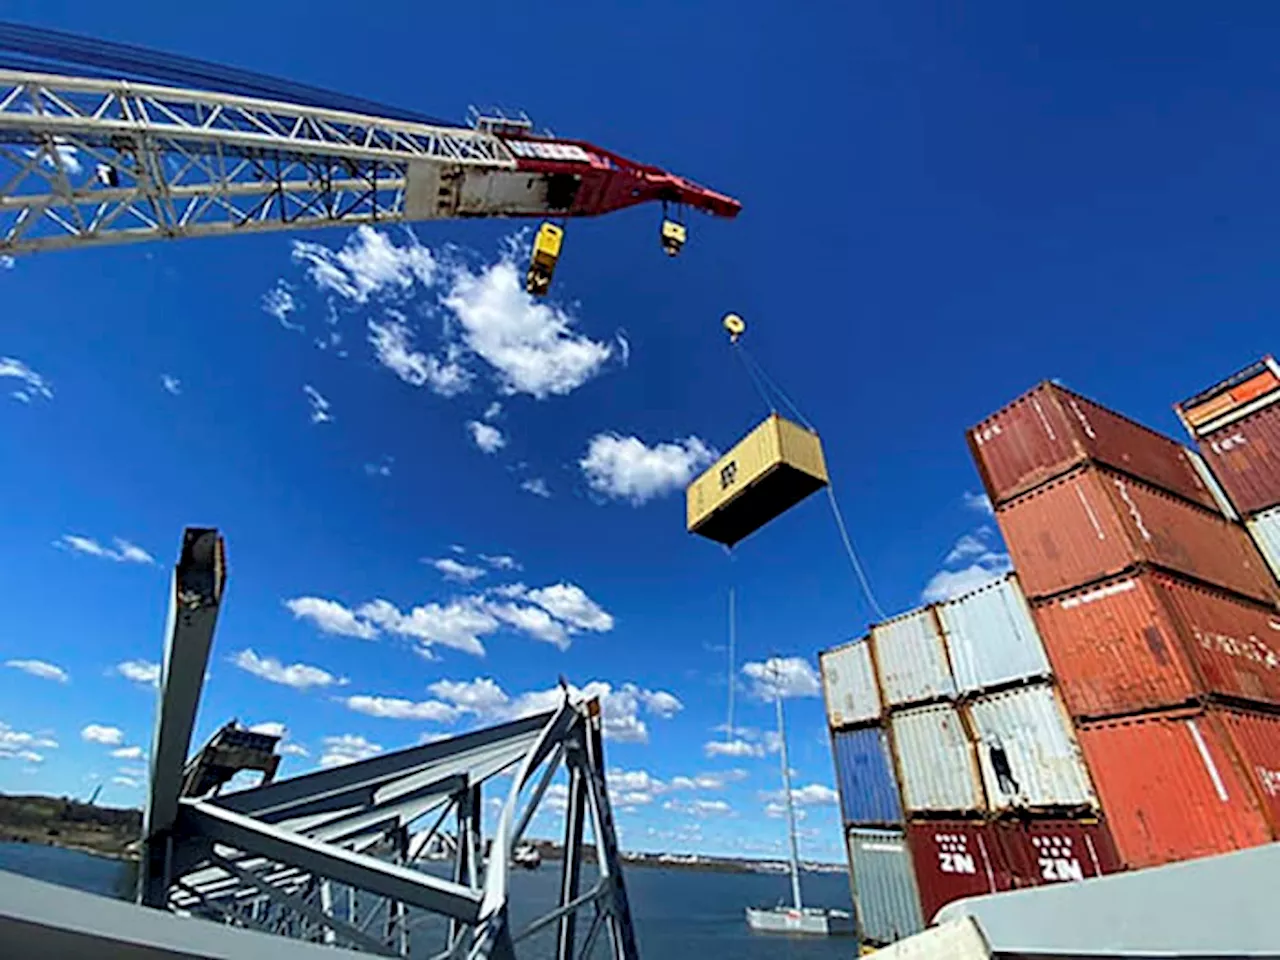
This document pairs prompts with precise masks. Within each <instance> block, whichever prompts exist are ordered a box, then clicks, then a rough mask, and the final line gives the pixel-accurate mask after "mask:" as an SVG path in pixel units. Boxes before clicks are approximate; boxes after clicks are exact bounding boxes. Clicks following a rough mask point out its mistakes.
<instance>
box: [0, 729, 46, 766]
mask: <svg viewBox="0 0 1280 960" xmlns="http://www.w3.org/2000/svg"><path fill="white" fill-rule="evenodd" d="M56 749H58V741H57V740H54V739H53V738H52V737H50V736H48V735H46V734H41V733H29V732H27V731H25V730H15V729H14V728H13V727H11V726H9V725H8V724H7V723H4V722H0V760H4V759H8V760H12V759H14V758H17V759H20V760H27V761H29V762H31V763H39V762H40V761H41V760H42V759H44V758H43V757H41V756H40V754H38V753H35V751H36V750H56ZM33 757H35V759H33Z"/></svg>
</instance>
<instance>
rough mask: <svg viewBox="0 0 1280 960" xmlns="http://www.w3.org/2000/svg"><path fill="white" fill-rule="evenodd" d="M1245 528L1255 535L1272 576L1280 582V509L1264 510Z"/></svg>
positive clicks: (1247, 523) (1254, 537) (1254, 540)
mask: <svg viewBox="0 0 1280 960" xmlns="http://www.w3.org/2000/svg"><path fill="white" fill-rule="evenodd" d="M1245 526H1247V527H1248V528H1249V532H1250V533H1251V534H1253V542H1254V543H1256V544H1257V545H1258V549H1259V550H1260V551H1261V552H1262V556H1263V557H1264V558H1265V559H1266V561H1267V566H1269V567H1270V568H1271V572H1272V574H1273V575H1274V576H1275V578H1276V579H1277V580H1280V507H1272V508H1271V509H1270V510H1263V511H1262V512H1261V513H1260V514H1258V515H1257V516H1256V517H1252V518H1251V519H1249V520H1248V521H1247V522H1246V524H1245Z"/></svg>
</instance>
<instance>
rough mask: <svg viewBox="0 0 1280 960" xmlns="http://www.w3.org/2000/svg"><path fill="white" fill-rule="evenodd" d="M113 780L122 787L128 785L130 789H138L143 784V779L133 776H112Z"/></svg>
mask: <svg viewBox="0 0 1280 960" xmlns="http://www.w3.org/2000/svg"><path fill="white" fill-rule="evenodd" d="M111 782H112V783H114V784H117V785H118V786H121V787H128V788H129V789H130V790H136V789H137V788H138V787H140V786H142V781H141V780H135V779H134V778H133V777H112V778H111Z"/></svg>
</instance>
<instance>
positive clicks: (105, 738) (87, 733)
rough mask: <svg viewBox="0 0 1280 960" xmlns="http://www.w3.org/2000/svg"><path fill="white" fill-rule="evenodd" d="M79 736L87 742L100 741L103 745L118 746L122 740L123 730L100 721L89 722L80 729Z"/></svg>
mask: <svg viewBox="0 0 1280 960" xmlns="http://www.w3.org/2000/svg"><path fill="white" fill-rule="evenodd" d="M80 738H81V739H82V740H85V741H86V742H88V743H100V744H102V745H103V746H104V747H118V746H120V744H122V743H123V742H124V731H123V730H121V729H120V728H119V727H109V726H106V725H104V724H101V723H91V724H89V725H88V726H86V727H85V728H84V729H83V730H81V731H80Z"/></svg>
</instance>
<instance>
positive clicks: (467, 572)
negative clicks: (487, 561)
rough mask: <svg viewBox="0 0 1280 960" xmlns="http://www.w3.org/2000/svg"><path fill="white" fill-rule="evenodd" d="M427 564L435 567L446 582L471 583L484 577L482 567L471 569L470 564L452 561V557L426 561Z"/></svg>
mask: <svg viewBox="0 0 1280 960" xmlns="http://www.w3.org/2000/svg"><path fill="white" fill-rule="evenodd" d="M427 562H428V563H430V564H431V566H433V567H435V568H436V570H438V571H439V572H440V574H441V576H443V577H444V578H445V579H446V580H452V581H454V582H455V583H471V582H472V581H473V580H479V579H480V578H481V577H483V576H484V575H485V570H484V568H483V567H473V566H471V565H470V564H466V563H461V562H459V561H457V560H454V559H453V558H452V557H442V558H440V559H439V560H428V561H427Z"/></svg>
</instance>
